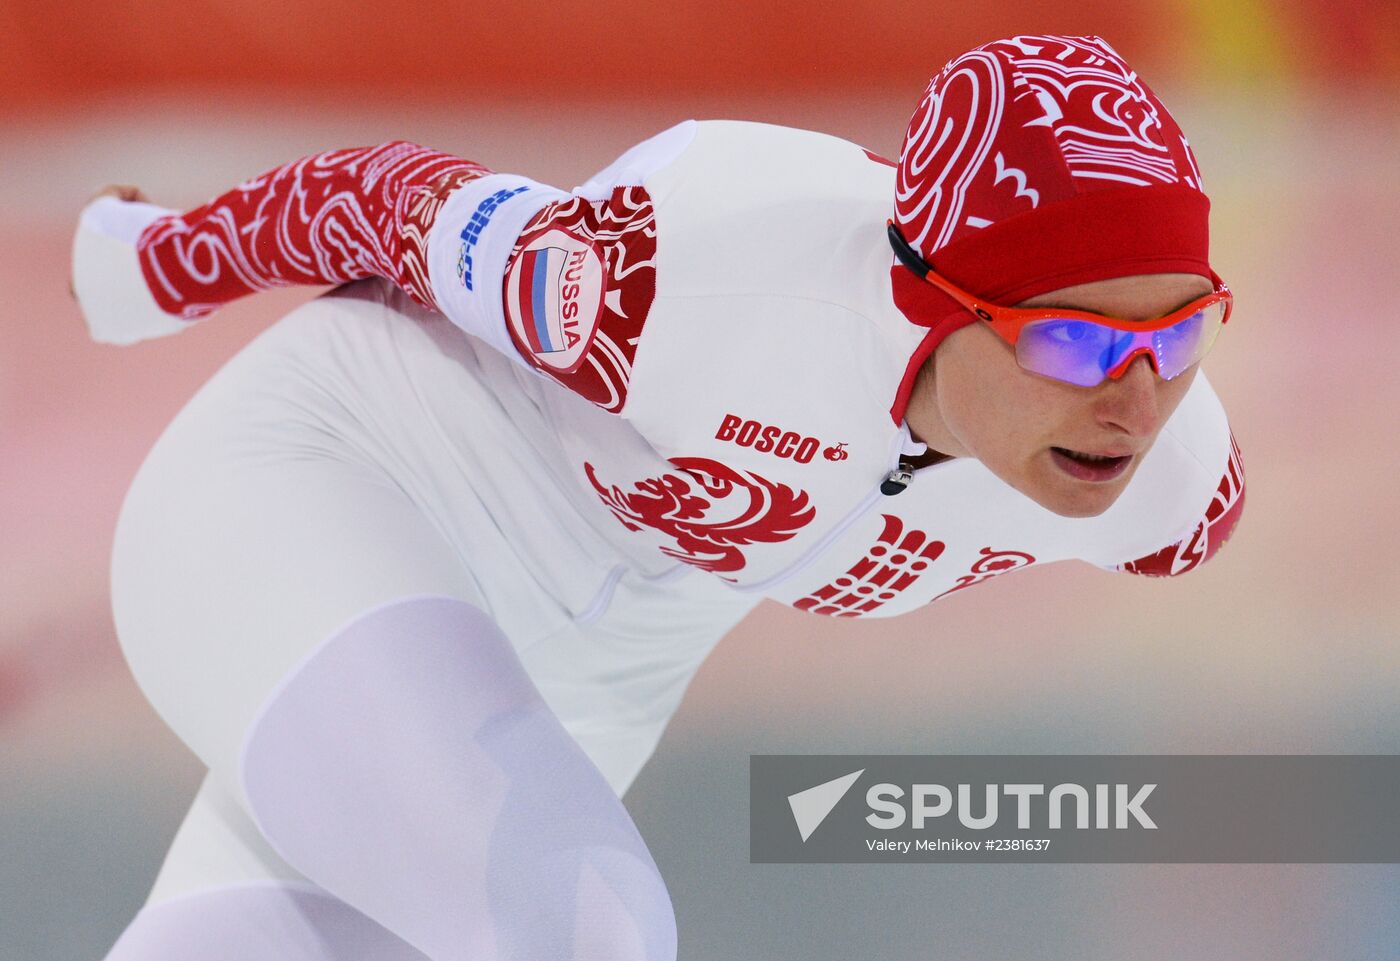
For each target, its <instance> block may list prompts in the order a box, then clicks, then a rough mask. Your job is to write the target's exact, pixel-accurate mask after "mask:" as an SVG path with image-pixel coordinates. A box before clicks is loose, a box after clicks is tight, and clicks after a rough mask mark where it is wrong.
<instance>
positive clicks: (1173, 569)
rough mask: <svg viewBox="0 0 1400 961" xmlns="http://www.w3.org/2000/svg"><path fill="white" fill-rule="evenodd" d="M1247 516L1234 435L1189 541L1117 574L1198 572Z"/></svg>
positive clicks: (1133, 563) (1241, 463)
mask: <svg viewBox="0 0 1400 961" xmlns="http://www.w3.org/2000/svg"><path fill="white" fill-rule="evenodd" d="M1243 513H1244V461H1243V460H1241V459H1240V448H1239V445H1238V444H1236V443H1235V435H1234V434H1231V435H1230V458H1229V460H1228V462H1227V463H1226V465H1225V474H1224V476H1222V477H1221V478H1220V483H1219V484H1218V485H1217V486H1216V488H1215V494H1214V496H1212V497H1211V501H1210V505H1209V506H1208V507H1206V512H1205V516H1204V517H1202V518H1201V521H1200V523H1198V524H1197V525H1196V527H1195V529H1194V530H1193V531H1192V532H1191V533H1190V535H1188V536H1187V537H1184V538H1182V539H1181V540H1179V541H1177V542H1176V543H1175V544H1172V545H1171V546H1169V547H1164V548H1162V549H1161V550H1160V551H1158V552H1157V553H1155V554H1149V555H1147V556H1146V557H1140V558H1138V559H1137V560H1135V561H1129V562H1128V563H1126V564H1120V565H1118V570H1120V571H1124V572H1126V573H1128V574H1143V575H1145V576H1147V577H1174V576H1176V575H1178V574H1185V573H1186V572H1187V571H1191V570H1195V569H1196V568H1197V567H1200V566H1201V565H1202V564H1204V563H1205V562H1206V561H1208V560H1210V559H1211V557H1213V556H1214V555H1215V552H1216V551H1218V550H1220V548H1221V547H1223V546H1225V542H1226V541H1227V540H1229V538H1230V535H1231V534H1232V533H1234V530H1235V527H1236V525H1238V524H1239V521H1240V515H1241V514H1243Z"/></svg>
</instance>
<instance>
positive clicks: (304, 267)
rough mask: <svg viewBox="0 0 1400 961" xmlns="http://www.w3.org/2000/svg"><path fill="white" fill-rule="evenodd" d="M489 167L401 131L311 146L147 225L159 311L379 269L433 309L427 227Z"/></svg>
mask: <svg viewBox="0 0 1400 961" xmlns="http://www.w3.org/2000/svg"><path fill="white" fill-rule="evenodd" d="M490 172H491V171H490V170H488V169H487V168H485V167H483V166H481V165H480V164H477V163H473V162H472V161H470V160H463V159H461V158H460V157H453V156H450V155H448V154H444V153H439V152H438V151H436V150H430V149H428V148H426V147H420V146H418V145H416V144H412V143H408V142H406V141H401V140H396V141H391V142H389V143H384V144H380V145H378V146H374V147H356V148H352V149H347V150H332V151H327V152H325V153H318V154H313V155H311V156H309V157H303V158H301V159H300V160H296V161H293V162H292V163H289V164H286V165H284V166H281V167H278V168H276V169H275V170H271V171H268V172H267V173H264V174H262V175H261V176H258V177H254V178H253V179H252V180H248V181H245V182H244V183H242V184H240V185H238V186H237V187H235V188H234V189H232V190H230V191H228V192H227V193H224V194H221V195H220V196H218V197H216V198H214V199H213V200H211V201H210V202H209V203H207V204H205V205H204V206H202V207H197V208H196V209H194V210H191V211H190V212H188V213H185V214H176V215H172V216H169V217H163V218H161V219H159V220H157V221H156V222H155V223H153V224H151V225H150V226H149V227H148V228H146V230H145V231H144V232H143V233H142V235H141V237H140V238H139V240H138V242H137V253H138V256H139V258H140V262H141V271H142V273H143V275H144V276H145V279H146V285H147V286H148V287H149V288H150V290H151V293H152V295H153V296H154V297H155V300H156V303H157V304H158V305H159V306H160V308H161V310H163V311H165V312H166V313H168V314H173V315H175V316H177V317H183V318H186V319H191V320H192V319H195V318H198V317H203V316H205V315H207V314H209V313H211V312H212V311H213V310H215V309H216V308H217V307H219V306H220V305H222V304H225V303H227V302H229V301H230V300H234V299H236V298H238V297H242V296H244V295H246V294H251V293H253V292H255V291H258V290H264V289H266V288H269V287H283V286H290V285H293V284H340V283H345V282H347V281H351V280H359V279H361V278H364V277H376V276H377V277H385V278H388V279H389V280H392V281H393V282H394V283H395V284H397V285H398V286H399V287H401V288H403V290H404V291H405V292H406V293H407V294H408V295H409V296H410V297H412V298H413V299H414V300H416V301H417V302H418V303H420V304H422V305H423V306H425V307H429V308H432V309H436V308H437V304H436V303H435V302H434V299H433V295H432V285H431V283H430V282H429V280H428V264H427V247H428V229H429V228H430V227H431V226H432V222H433V218H434V217H435V216H436V215H437V212H438V210H439V209H440V208H441V206H442V204H443V202H444V201H445V200H446V198H447V195H448V194H449V193H450V192H451V191H452V190H453V189H454V188H456V187H458V186H460V185H461V184H464V183H466V182H467V181H469V180H474V179H476V178H477V177H482V176H485V175H486V174H489V173H490Z"/></svg>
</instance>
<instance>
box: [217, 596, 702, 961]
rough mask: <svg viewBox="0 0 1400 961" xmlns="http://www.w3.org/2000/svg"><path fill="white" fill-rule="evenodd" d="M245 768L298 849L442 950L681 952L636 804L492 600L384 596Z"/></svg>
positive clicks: (269, 715)
mask: <svg viewBox="0 0 1400 961" xmlns="http://www.w3.org/2000/svg"><path fill="white" fill-rule="evenodd" d="M243 779H244V786H245V790H246V792H247V795H248V798H249V801H250V806H251V810H252V813H253V815H254V817H255V818H256V820H257V822H258V823H259V825H260V826H261V827H262V830H263V833H264V835H265V836H266V837H267V838H268V840H269V841H271V842H272V844H273V846H274V847H276V848H277V849H278V850H279V851H280V852H281V853H282V855H283V856H284V857H285V858H286V859H287V861H288V862H289V863H291V864H294V865H296V866H297V867H298V869H300V870H301V871H302V872H304V873H306V874H308V875H309V876H311V877H313V878H315V879H317V880H318V881H319V882H320V883H321V885H322V886H323V887H325V888H326V889H327V890H329V891H330V892H331V893H333V894H335V895H337V896H339V897H341V898H342V899H344V900H345V901H346V902H347V903H350V904H353V905H356V906H357V907H359V908H361V909H362V910H363V911H365V912H366V913H368V914H369V915H370V916H372V917H374V918H375V919H376V920H377V921H379V922H381V923H382V924H384V925H385V926H386V927H388V928H389V929H391V930H392V931H394V932H395V933H396V934H398V935H399V936H400V937H402V938H403V939H404V940H406V941H409V942H410V943H412V944H413V945H415V946H416V947H418V948H419V949H420V950H422V951H423V952H424V953H425V954H426V955H427V956H428V957H430V958H432V959H434V961H459V959H460V961H471V959H481V958H493V959H495V958H499V959H520V961H590V959H600V961H601V959H610V961H653V959H657V961H660V959H672V958H674V957H675V954H676V932H675V917H674V914H673V912H672V909H671V903H670V898H669V896H668V895H667V892H666V885H665V883H664V882H663V881H662V879H661V875H660V872H659V871H658V870H657V868H656V865H655V864H654V863H653V862H652V859H651V855H650V854H649V853H648V851H647V848H646V844H645V843H644V842H643V841H642V838H641V836H640V835H639V834H638V833H637V830H636V828H635V827H634V826H633V824H632V821H631V818H630V817H629V816H628V815H627V812H626V810H625V809H624V808H623V806H622V803H621V802H620V801H619V800H618V799H617V796H616V795H615V794H614V793H613V791H612V789H611V787H610V786H609V785H608V783H607V781H606V780H605V779H604V778H603V776H602V775H601V774H600V773H599V772H598V769H597V768H596V767H594V766H593V764H592V763H591V762H590V761H589V759H588V757H587V755H585V754H584V753H583V751H582V750H581V749H580V748H579V746H578V744H576V743H575V742H574V741H573V740H572V738H570V737H569V735H568V734H567V733H566V732H565V730H564V729H563V727H562V726H561V725H560V723H559V721H558V719H557V718H556V717H555V716H554V714H553V712H552V711H551V710H550V709H549V707H548V706H547V705H546V704H545V703H544V700H543V699H542V698H541V697H540V695H539V693H538V692H537V691H536V690H535V687H534V685H533V684H532V683H531V681H530V679H529V677H528V676H527V675H526V673H525V671H524V669H523V668H522V667H521V665H520V661H519V659H518V658H517V657H516V655H515V653H514V651H513V650H512V649H511V646H510V642H509V641H508V640H506V638H505V637H504V636H503V635H502V634H501V632H500V630H499V629H498V628H497V627H496V626H495V624H493V623H492V622H491V620H490V618H488V617H487V616H486V615H485V614H483V613H482V612H481V611H480V610H479V609H477V608H476V607H474V606H472V605H470V604H467V603H464V602H462V601H459V600H456V599H453V598H437V597H420V598H411V599H405V600H401V601H395V602H392V603H390V604H388V605H385V606H383V607H380V608H377V609H375V610H373V611H371V612H369V613H367V614H365V615H364V616H363V617H361V618H359V619H357V620H356V621H355V622H354V623H353V624H351V625H349V626H347V627H346V628H345V629H344V630H342V631H340V632H338V633H337V634H335V635H334V636H332V637H331V638H330V639H328V641H327V642H326V643H325V644H323V645H322V646H321V647H319V648H318V649H317V650H316V651H314V652H313V654H312V655H311V657H310V658H309V659H308V660H307V661H306V662H304V663H303V664H301V665H299V666H298V667H297V668H296V669H295V670H294V671H293V672H292V674H291V675H289V677H288V678H287V680H286V681H285V682H284V684H282V685H281V686H280V688H279V690H278V691H277V692H276V693H275V694H274V695H273V697H272V698H271V699H270V700H269V703H268V705H267V707H266V708H265V709H264V711H263V713H262V715H261V716H260V717H259V719H258V720H257V721H256V722H255V724H254V726H253V728H252V730H251V731H250V732H249V738H248V742H247V745H246V748H245V753H244V769H243Z"/></svg>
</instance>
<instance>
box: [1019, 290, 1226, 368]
mask: <svg viewBox="0 0 1400 961" xmlns="http://www.w3.org/2000/svg"><path fill="white" fill-rule="evenodd" d="M1224 319H1225V304H1224V303H1217V304H1214V305H1212V306H1210V307H1207V308H1205V309H1203V310H1198V311H1196V312H1195V313H1194V314H1191V315H1190V316H1189V317H1187V318H1185V319H1184V320H1181V321H1179V322H1177V323H1175V324H1173V325H1172V326H1170V327H1166V328H1163V329H1162V330H1153V331H1140V332H1137V331H1129V330H1115V329H1114V328H1112V327H1105V326H1103V325H1101V324H1095V323H1091V322H1089V321H1084V320H1072V319H1070V318H1063V319H1050V320H1038V321H1036V322H1034V323H1031V324H1027V325H1026V326H1025V327H1023V328H1022V329H1021V336H1020V337H1019V338H1018V339H1017V341H1016V360H1017V362H1018V363H1019V364H1020V365H1021V366H1022V367H1024V368H1025V369H1026V370H1029V371H1032V372H1034V373H1037V374H1042V375H1044V376H1046V377H1053V378H1054V379H1056V380H1062V381H1065V382H1066V383H1070V384H1076V385H1078V386H1080V387H1093V386H1094V385H1096V384H1099V383H1101V382H1102V381H1103V379H1104V377H1105V375H1106V373H1107V372H1108V371H1110V370H1112V369H1113V368H1114V367H1116V366H1117V365H1118V364H1119V362H1121V361H1122V360H1123V358H1124V357H1127V356H1128V355H1129V354H1131V353H1132V352H1133V351H1135V350H1137V349H1138V348H1140V347H1148V348H1150V349H1151V350H1152V355H1153V358H1154V359H1155V361H1156V364H1157V372H1158V374H1160V375H1161V376H1162V377H1163V378H1166V379H1170V378H1172V377H1175V376H1177V375H1178V374H1180V373H1181V372H1182V371H1184V370H1186V369H1187V368H1188V367H1190V366H1191V365H1192V364H1195V363H1197V362H1198V361H1199V360H1200V359H1201V358H1202V357H1204V356H1205V355H1206V353H1207V352H1208V351H1209V350H1210V348H1211V346H1212V345H1213V344H1214V343H1215V338H1216V335H1217V334H1219V333H1220V328H1221V325H1222V324H1223V322H1224Z"/></svg>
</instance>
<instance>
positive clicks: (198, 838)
mask: <svg viewBox="0 0 1400 961" xmlns="http://www.w3.org/2000/svg"><path fill="white" fill-rule="evenodd" d="M236 779H237V774H236V772H232V773H231V772H222V771H209V772H206V773H205V775H204V781H203V783H201V784H200V786H199V791H198V793H196V794H195V797H194V800H193V801H192V802H190V807H189V810H188V811H187V812H186V813H185V817H184V820H183V821H181V823H180V828H179V830H178V831H176V832H175V839H174V840H173V841H172V842H171V844H170V849H169V851H167V852H166V855H165V859H164V861H163V862H162V863H161V868H160V873H159V874H158V875H157V876H156V880H155V884H154V885H153V886H152V887H151V892H150V895H149V896H148V897H147V899H146V903H147V904H148V905H150V904H159V903H160V902H162V901H169V900H171V899H172V898H177V897H182V896H184V895H187V894H193V893H195V892H198V891H211V890H218V889H221V888H227V887H230V886H233V885H242V884H256V883H274V882H281V881H285V882H292V883H297V884H302V885H307V886H309V885H310V884H311V882H310V881H308V880H307V879H306V878H305V877H304V876H303V875H302V874H301V873H300V872H299V871H297V870H296V869H295V868H293V867H291V866H290V865H289V864H287V862H286V861H284V860H282V858H281V856H280V855H278V854H277V853H276V852H275V851H273V850H272V847H271V846H270V845H269V844H268V843H267V839H266V838H264V837H263V836H262V833H261V832H260V831H259V830H258V827H257V825H256V824H255V823H254V822H253V819H252V818H251V817H249V815H248V812H247V811H246V810H244V808H243V805H242V803H241V801H240V799H239V796H238V793H237V789H236V788H235V787H234V786H233V785H234V784H235V783H236Z"/></svg>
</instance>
